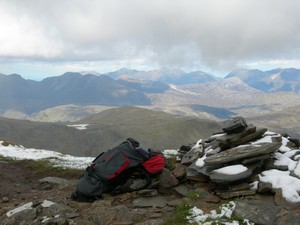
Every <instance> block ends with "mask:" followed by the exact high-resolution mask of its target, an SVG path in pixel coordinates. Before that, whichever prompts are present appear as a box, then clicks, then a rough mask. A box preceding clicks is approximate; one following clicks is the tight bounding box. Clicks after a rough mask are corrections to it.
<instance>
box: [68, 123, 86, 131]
mask: <svg viewBox="0 0 300 225" xmlns="http://www.w3.org/2000/svg"><path fill="white" fill-rule="evenodd" d="M88 126H89V124H84V123H83V124H72V125H68V127H74V128H76V129H77V130H86V129H87V127H88Z"/></svg>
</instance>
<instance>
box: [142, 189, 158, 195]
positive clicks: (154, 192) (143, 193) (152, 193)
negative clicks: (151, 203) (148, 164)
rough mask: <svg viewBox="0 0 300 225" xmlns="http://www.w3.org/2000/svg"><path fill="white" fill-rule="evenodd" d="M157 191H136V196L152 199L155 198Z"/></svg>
mask: <svg viewBox="0 0 300 225" xmlns="http://www.w3.org/2000/svg"><path fill="white" fill-rule="evenodd" d="M157 194H158V193H157V190H156V189H144V190H140V191H138V195H140V196H145V197H153V196H156V195H157Z"/></svg>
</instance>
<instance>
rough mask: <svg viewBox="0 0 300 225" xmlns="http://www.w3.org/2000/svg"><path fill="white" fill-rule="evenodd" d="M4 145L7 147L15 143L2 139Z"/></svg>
mask: <svg viewBox="0 0 300 225" xmlns="http://www.w3.org/2000/svg"><path fill="white" fill-rule="evenodd" d="M2 145H3V146H5V147H7V146H9V145H14V144H13V143H11V142H10V141H7V140H3V141H2Z"/></svg>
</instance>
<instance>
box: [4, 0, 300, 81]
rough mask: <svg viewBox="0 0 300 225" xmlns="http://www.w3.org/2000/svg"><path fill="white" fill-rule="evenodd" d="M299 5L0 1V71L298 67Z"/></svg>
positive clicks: (287, 1) (268, 0) (31, 75)
mask: <svg viewBox="0 0 300 225" xmlns="http://www.w3.org/2000/svg"><path fill="white" fill-rule="evenodd" d="M299 10H300V1H298V0H284V1H283V0H243V1H241V0H226V1H224V0H151V1H146V0H126V1H125V0H89V1H85V0H72V1H70V0H39V1H38V0H26V1H21V0H0V73H3V74H12V73H18V74H20V75H22V76H23V77H25V78H28V79H35V80H41V79H43V78H45V77H49V76H58V75H61V74H63V73H64V72H67V71H72V72H80V71H96V72H98V73H105V72H109V71H115V70H118V69H121V68H124V67H126V68H130V69H138V70H153V69H158V68H161V67H168V68H176V69H183V70H185V71H187V72H189V71H195V70H202V71H205V72H209V73H212V74H214V75H217V76H221V77H222V76H225V75H226V74H227V73H229V72H230V71H232V70H233V69H236V68H249V69H254V68H255V69H261V70H269V69H274V68H278V67H281V68H290V67H294V68H300V54H299V53H300V14H299Z"/></svg>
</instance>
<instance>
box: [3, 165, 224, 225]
mask: <svg viewBox="0 0 300 225" xmlns="http://www.w3.org/2000/svg"><path fill="white" fill-rule="evenodd" d="M0 170H1V173H0V198H1V209H0V221H1V222H0V224H1V225H4V224H6V225H8V224H10V225H13V224H78V225H80V224H82V225H88V224H115V225H117V224H122V225H125V224H140V225H142V224H143V225H146V224H153V225H154V224H172V221H171V220H172V219H171V217H172V216H173V209H174V207H176V206H177V205H179V204H180V203H181V202H182V201H183V200H184V198H183V197H182V195H180V194H178V193H177V194H176V193H175V192H172V191H169V193H165V194H162V193H160V194H159V193H157V190H156V189H150V190H144V191H140V192H133V193H125V194H120V195H117V196H112V195H110V194H104V195H103V198H102V199H99V200H97V201H95V202H77V201H74V200H72V199H70V196H71V193H72V192H73V191H74V189H75V187H76V183H77V177H75V175H72V176H70V175H69V174H68V173H65V174H60V175H59V176H60V177H54V176H53V175H55V174H40V173H37V172H35V170H34V169H32V168H31V167H28V165H27V162H26V161H20V162H16V161H0ZM48 175H51V176H48ZM186 190H187V189H183V188H181V189H180V188H179V189H178V191H179V192H180V191H181V192H185V191H186ZM164 192H167V191H166V190H165V191H164ZM45 200H47V201H50V202H53V203H55V204H53V205H52V206H50V207H42V205H43V202H44V201H45ZM190 200H191V201H193V199H192V198H190ZM30 202H33V206H32V209H30V210H29V209H27V210H24V209H22V210H23V211H21V212H19V213H16V214H14V216H10V217H8V215H7V213H8V212H9V211H10V210H13V209H16V208H18V207H20V206H24V205H26V204H28V203H30ZM197 205H199V206H200V205H201V206H202V208H206V209H207V210H211V209H214V208H216V207H218V206H219V205H220V202H219V200H218V201H217V202H216V203H207V202H205V201H203V203H201V201H198V203H197ZM57 215H60V216H57ZM55 216H56V218H55ZM46 217H47V218H51V220H48V221H46V220H45V221H42V220H43V218H46Z"/></svg>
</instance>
